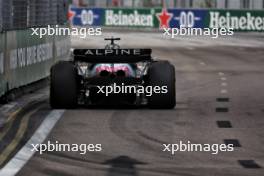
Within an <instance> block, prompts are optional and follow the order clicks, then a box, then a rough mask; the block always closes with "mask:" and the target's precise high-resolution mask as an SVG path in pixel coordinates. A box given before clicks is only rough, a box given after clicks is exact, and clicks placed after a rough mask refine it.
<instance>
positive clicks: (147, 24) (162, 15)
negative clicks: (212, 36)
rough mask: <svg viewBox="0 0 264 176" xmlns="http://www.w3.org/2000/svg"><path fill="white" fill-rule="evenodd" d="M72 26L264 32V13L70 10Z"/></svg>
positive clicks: (189, 10) (244, 11) (173, 10)
mask: <svg viewBox="0 0 264 176" xmlns="http://www.w3.org/2000/svg"><path fill="white" fill-rule="evenodd" d="M69 14H70V17H71V21H72V24H73V25H77V26H85V25H88V26H112V27H141V28H142V27H143V28H163V27H165V28H179V27H180V26H183V27H194V28H233V29H234V30H235V31H264V11H263V10H209V9H208V10H206V9H203V10H202V9H161V8H148V9H127V8H114V9H108V8H106V9H104V8H73V7H72V8H70V12H69Z"/></svg>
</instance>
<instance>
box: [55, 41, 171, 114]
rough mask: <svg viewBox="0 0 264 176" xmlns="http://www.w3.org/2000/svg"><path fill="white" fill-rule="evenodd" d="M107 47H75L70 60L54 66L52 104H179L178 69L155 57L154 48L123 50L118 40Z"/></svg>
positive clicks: (166, 106)
mask: <svg viewBox="0 0 264 176" xmlns="http://www.w3.org/2000/svg"><path fill="white" fill-rule="evenodd" d="M105 40H110V41H111V43H110V44H107V45H106V46H105V48H104V49H74V50H73V53H72V56H73V59H72V60H70V61H59V62H57V63H56V64H55V65H53V66H52V68H51V73H50V105H51V107H52V108H54V109H72V108H76V107H77V106H78V105H133V106H134V105H135V106H144V105H146V106H148V107H149V108H152V109H172V108H174V107H175V105H176V94H175V68H174V66H173V65H172V64H171V63H170V62H169V61H166V60H154V59H153V58H152V56H151V53H152V50H151V49H121V48H120V46H119V45H117V44H116V43H115V41H117V40H120V38H113V37H112V38H106V39H105Z"/></svg>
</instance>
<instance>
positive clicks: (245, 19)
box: [204, 10, 264, 31]
mask: <svg viewBox="0 0 264 176" xmlns="http://www.w3.org/2000/svg"><path fill="white" fill-rule="evenodd" d="M204 21H205V22H206V24H207V26H209V27H210V28H233V29H234V30H235V31H264V10H256V11H253V10H249V11H248V10H209V12H208V17H207V18H205V19H204Z"/></svg>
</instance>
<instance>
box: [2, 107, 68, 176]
mask: <svg viewBox="0 0 264 176" xmlns="http://www.w3.org/2000/svg"><path fill="white" fill-rule="evenodd" d="M63 113H64V110H53V111H51V112H50V113H49V115H47V117H46V118H45V120H44V121H43V122H42V124H41V125H40V126H39V128H38V129H37V130H36V132H35V133H34V135H33V136H32V137H31V138H30V140H29V141H28V142H27V143H26V144H25V145H24V146H23V148H22V149H20V151H19V152H18V153H17V154H16V155H15V156H14V157H13V158H12V159H11V160H10V161H9V162H8V163H7V164H6V165H5V166H4V167H3V168H2V169H1V170H0V175H3V176H15V175H16V174H17V173H18V172H19V171H20V170H21V169H22V167H24V165H25V164H26V163H27V162H28V161H29V159H30V158H31V157H32V156H33V155H34V153H35V151H34V152H33V151H31V149H32V146H31V144H41V143H43V142H44V140H45V139H46V138H47V136H48V135H49V133H50V132H51V130H52V129H53V127H54V126H55V124H56V123H57V122H58V120H59V119H60V118H61V117H62V115H63Z"/></svg>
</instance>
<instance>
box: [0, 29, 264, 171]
mask: <svg viewBox="0 0 264 176" xmlns="http://www.w3.org/2000/svg"><path fill="white" fill-rule="evenodd" d="M105 35H106V36H111V35H114V36H117V35H118V36H121V37H122V38H123V40H122V41H121V42H120V44H121V45H123V46H124V47H147V46H149V47H151V48H152V49H153V56H155V57H157V58H160V59H168V60H170V62H171V63H172V64H174V65H175V68H176V92H177V105H176V107H175V109H172V110H150V109H147V108H139V109H85V108H79V109H75V110H66V111H65V112H64V113H63V115H62V117H61V118H60V119H59V121H58V122H57V123H56V125H55V126H54V128H53V129H52V131H51V132H50V133H49V135H48V136H47V138H46V140H45V141H44V142H43V143H47V141H52V142H55V141H59V142H60V143H66V144H67V143H68V144H73V143H76V144H83V143H84V144H102V147H103V150H102V151H101V152H87V154H85V155H80V154H79V153H78V152H58V151H57V152H45V153H44V154H42V155H40V154H38V153H35V154H34V156H33V157H32V158H31V159H30V160H29V161H28V162H27V163H26V164H25V166H24V167H22V169H21V170H20V171H19V172H18V174H17V175H18V176H238V175H239V176H262V175H264V169H263V167H264V147H263V146H264V118H263V117H264V93H263V90H264V82H263V78H264V50H263V49H264V45H263V43H264V38H263V35H258V34H256V35H250V34H249V35H237V36H234V37H231V38H221V39H208V38H202V37H195V38H184V37H181V38H177V39H168V38H164V37H163V36H162V34H160V33H110V32H107V33H106V34H105ZM72 43H73V47H78V48H79V47H82V48H86V47H93V48H95V47H99V46H100V47H102V46H103V43H104V41H103V39H102V37H97V38H92V37H91V39H89V40H85V39H79V38H73V39H72ZM30 103H31V104H30ZM28 104H29V105H28ZM26 105H27V106H29V107H28V109H27V111H26V112H25V113H24V114H23V113H20V114H18V115H16V114H15V115H16V117H15V120H14V123H17V124H18V125H17V126H19V124H20V123H22V122H24V120H23V119H25V118H26V117H27V118H29V122H28V126H27V127H25V130H26V132H25V133H23V134H24V136H22V137H21V138H22V140H21V141H20V142H19V144H17V145H18V146H19V145H20V147H13V148H17V150H19V149H20V148H21V147H22V146H23V145H24V144H25V143H26V142H27V140H28V139H29V138H30V136H32V135H33V134H34V132H35V131H36V129H37V127H38V126H39V125H41V123H43V121H44V119H45V117H46V116H47V115H48V114H49V113H50V112H52V110H51V109H50V107H49V104H48V88H44V89H43V90H40V91H38V92H35V93H33V94H30V95H25V96H24V97H21V98H20V99H19V100H17V101H16V102H12V103H10V104H8V105H4V106H2V107H1V115H2V117H5V116H8V117H10V116H11V115H12V114H14V113H15V111H16V110H17V109H20V110H21V109H23V108H24V107H25V106H26ZM32 106H33V107H32ZM8 117H6V118H8ZM16 118H20V120H18V121H17V122H16ZM11 119H12V118H11ZM21 119H22V120H21ZM1 120H2V121H3V118H1ZM24 123H25V122H24ZM2 126H3V127H2V128H1V129H5V128H4V125H2ZM15 127H16V125H14V128H15ZM17 128H18V127H17ZM8 133H10V132H8ZM10 136H11V137H10V139H6V141H4V140H2V141H1V147H2V148H0V151H1V152H2V153H1V154H0V161H1V157H2V155H3V150H4V148H5V147H9V143H11V142H10V141H12V139H13V138H14V137H12V136H15V135H14V134H13V135H10ZM0 137H1V136H0ZM180 140H182V141H185V142H187V141H191V142H192V143H198V144H205V143H208V144H221V143H234V144H235V145H236V147H235V151H233V152H220V153H219V154H217V155H212V154H211V153H209V152H176V154H175V155H172V154H170V153H169V152H163V151H162V150H163V146H162V144H164V143H166V144H167V143H168V144H174V143H179V141H180ZM8 141H9V142H8ZM4 143H5V145H4V147H3V144H4ZM14 155H15V153H14V152H13V155H12V154H11V155H10V156H13V158H14ZM2 158H3V157H2ZM11 158H12V157H10V158H9V159H11ZM6 162H7V161H6ZM3 168H4V167H3ZM0 173H1V171H0ZM0 175H1V174H0ZM1 176H2V175H1ZM3 176H4V175H3Z"/></svg>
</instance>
